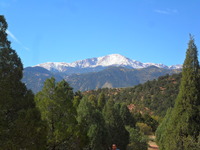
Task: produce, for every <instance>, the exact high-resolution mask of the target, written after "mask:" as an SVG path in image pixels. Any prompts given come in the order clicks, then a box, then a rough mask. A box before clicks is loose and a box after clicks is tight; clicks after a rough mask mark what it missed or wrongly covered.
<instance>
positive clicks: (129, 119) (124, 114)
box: [120, 104, 136, 127]
mask: <svg viewBox="0 0 200 150" xmlns="http://www.w3.org/2000/svg"><path fill="white" fill-rule="evenodd" d="M120 116H121V118H122V121H123V123H124V125H126V126H130V127H135V124H136V121H135V119H134V118H133V116H132V115H131V113H130V111H129V109H128V107H127V105H126V104H122V105H121V108H120Z"/></svg>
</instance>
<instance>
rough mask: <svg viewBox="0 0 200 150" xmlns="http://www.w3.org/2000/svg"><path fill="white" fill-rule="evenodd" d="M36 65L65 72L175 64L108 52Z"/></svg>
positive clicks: (162, 66) (174, 67)
mask: <svg viewBox="0 0 200 150" xmlns="http://www.w3.org/2000/svg"><path fill="white" fill-rule="evenodd" d="M37 66H40V67H43V68H46V69H47V70H50V71H58V72H66V71H68V70H69V69H72V68H73V70H75V69H89V70H91V69H92V70H93V71H95V70H96V68H99V67H100V68H105V67H109V66H123V67H129V68H146V67H149V66H156V67H159V68H165V69H172V68H173V69H176V66H170V67H168V66H166V65H163V64H156V63H141V62H139V61H136V60H132V59H129V58H127V57H125V56H123V55H120V54H110V55H106V56H102V57H96V58H88V59H84V60H79V61H75V62H72V63H59V62H56V63H43V64H39V65H37ZM177 68H180V66H177Z"/></svg>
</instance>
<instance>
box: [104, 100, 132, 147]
mask: <svg viewBox="0 0 200 150" xmlns="http://www.w3.org/2000/svg"><path fill="white" fill-rule="evenodd" d="M103 116H104V119H105V122H106V125H107V129H108V131H109V137H110V141H109V143H110V145H112V144H117V146H118V148H119V149H126V146H127V145H128V143H129V133H128V131H127V130H126V129H125V126H124V123H123V120H122V118H121V116H120V110H119V109H118V106H117V104H116V105H115V103H114V101H113V99H112V97H111V98H110V99H109V100H108V101H107V103H106V105H105V107H104V109H103Z"/></svg>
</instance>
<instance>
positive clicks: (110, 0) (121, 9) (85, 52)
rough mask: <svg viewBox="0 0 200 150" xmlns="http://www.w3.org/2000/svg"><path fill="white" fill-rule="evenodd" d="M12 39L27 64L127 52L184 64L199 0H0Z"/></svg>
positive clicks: (197, 26) (198, 25) (198, 38)
mask: <svg viewBox="0 0 200 150" xmlns="http://www.w3.org/2000/svg"><path fill="white" fill-rule="evenodd" d="M0 14H3V15H4V16H5V17H6V20H7V22H8V25H9V27H8V33H9V37H8V38H9V40H10V41H11V42H12V48H13V49H15V50H16V51H17V53H18V55H19V56H20V57H21V59H22V62H23V64H24V67H27V66H33V65H36V64H39V63H44V62H69V63H70V62H73V61H76V60H82V59H86V58H92V57H99V56H104V55H108V54H121V55H124V56H126V57H128V58H131V59H134V60H138V61H141V62H153V63H163V64H166V65H174V64H182V63H183V61H184V59H185V52H186V49H187V43H188V40H189V33H191V34H192V35H194V37H195V42H196V45H197V47H199V46H200V15H199V14H200V1H199V0H0Z"/></svg>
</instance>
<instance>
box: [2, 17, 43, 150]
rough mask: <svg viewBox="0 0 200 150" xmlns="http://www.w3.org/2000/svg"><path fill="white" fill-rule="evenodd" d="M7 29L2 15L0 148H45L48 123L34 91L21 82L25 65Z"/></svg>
mask: <svg viewBox="0 0 200 150" xmlns="http://www.w3.org/2000/svg"><path fill="white" fill-rule="evenodd" d="M6 30H7V23H6V20H5V18H4V16H2V15H0V149H44V146H45V144H46V133H45V131H46V130H45V124H44V122H42V121H41V116H40V112H39V111H38V110H37V109H36V106H35V102H34V95H33V93H32V92H31V91H30V90H27V88H26V86H25V84H23V83H22V82H21V79H22V76H23V72H22V71H23V65H22V63H21V60H20V58H19V57H18V55H17V53H16V52H15V50H13V49H12V48H11V46H10V42H9V41H8V40H7V34H6Z"/></svg>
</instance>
